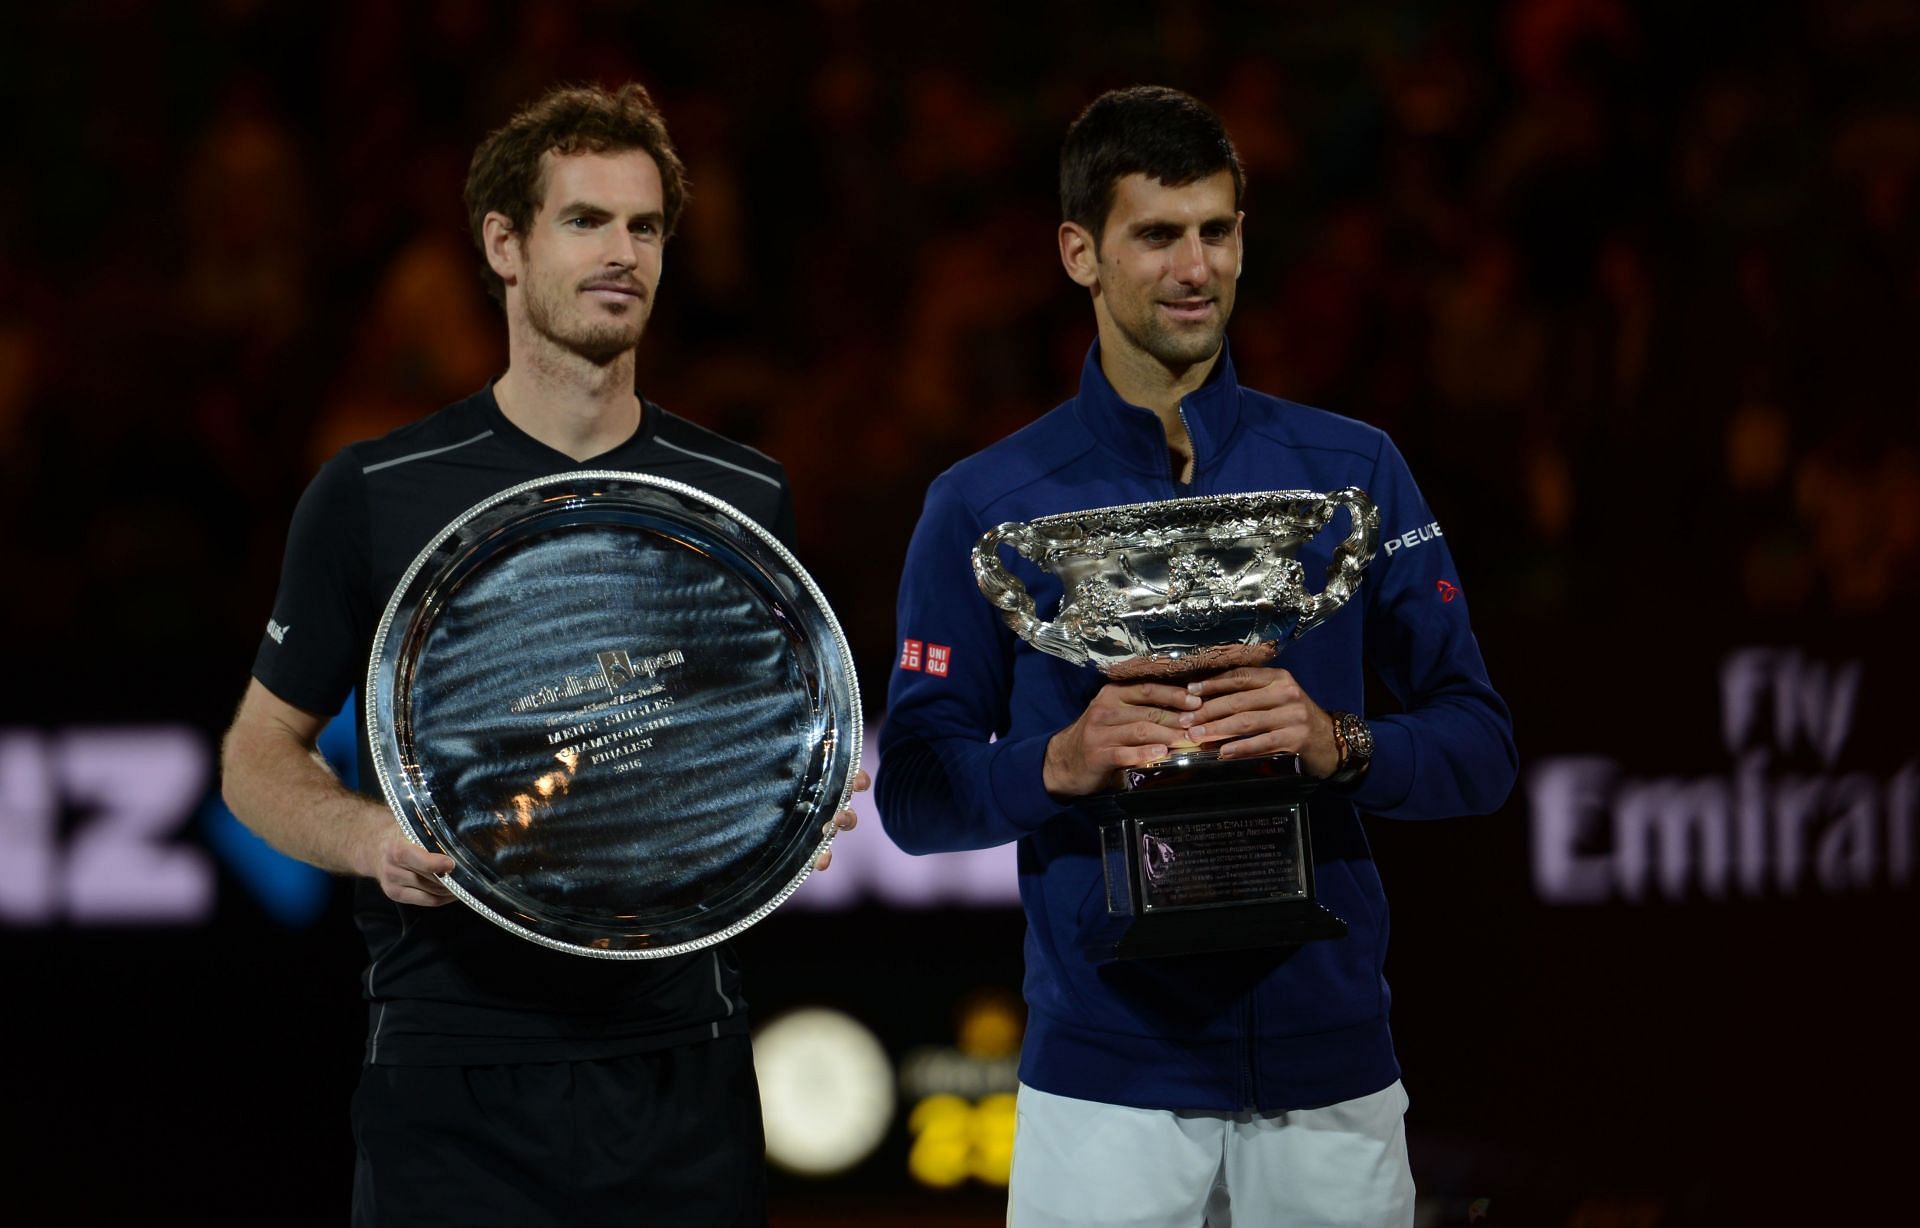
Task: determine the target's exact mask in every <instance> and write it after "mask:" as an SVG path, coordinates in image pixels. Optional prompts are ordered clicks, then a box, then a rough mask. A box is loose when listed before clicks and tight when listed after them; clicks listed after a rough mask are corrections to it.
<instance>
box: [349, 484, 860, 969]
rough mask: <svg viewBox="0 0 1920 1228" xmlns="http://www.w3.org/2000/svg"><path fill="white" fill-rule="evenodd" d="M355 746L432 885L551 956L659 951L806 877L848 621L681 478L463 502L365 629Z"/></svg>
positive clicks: (732, 928)
mask: <svg viewBox="0 0 1920 1228" xmlns="http://www.w3.org/2000/svg"><path fill="white" fill-rule="evenodd" d="M365 696H366V701H365V708H366V719H367V735H368V738H369V739H370V741H371V744H372V749H373V762H374V768H375V770H376V772H377V774H378V776H379V778H380V787H381V790H382V792H383V793H384V794H385V796H386V800H387V804H388V805H389V806H390V807H391V808H392V810H393V812H394V815H395V817H396V818H397V819H398V820H399V823H400V826H401V828H402V830H403V831H405V833H406V834H407V836H408V837H409V838H410V839H412V840H413V841H414V842H415V843H417V844H420V845H423V846H424V847H426V848H428V849H432V850H433V851H435V852H441V853H445V854H447V855H448V856H450V857H452V858H453V861H454V870H453V873H452V874H450V875H448V876H447V878H446V879H445V880H444V881H445V882H446V883H447V885H448V886H449V887H450V888H451V889H452V891H453V893H454V894H455V895H456V896H458V897H459V898H460V899H461V900H463V901H465V903H466V904H467V905H469V906H470V907H472V908H473V909H474V910H475V911H477V912H479V913H480V914H481V915H482V916H484V917H486V918H487V919H488V920H490V921H493V922H494V923H495V924H497V925H500V926H501V927H503V928H505V929H507V930H509V931H511V932H512V933H515V934H518V935H519V936H521V937H523V938H526V939H528V940H530V941H532V942H536V943H539V944H541V945H543V946H547V947H551V948H554V949H556V950H561V951H567V952H571V953H574V954H579V955H591V956H599V957H603V958H609V959H648V958H654V957H659V956H666V955H677V954H680V953H682V952H685V951H691V950H695V949H698V948H700V947H704V946H708V945H710V944H712V943H715V942H719V941H720V940H722V939H724V938H727V937H730V936H731V935H733V934H735V933H738V932H739V931H741V930H743V929H745V928H746V927H747V926H749V925H752V924H753V923H754V922H756V921H758V920H759V919H760V918H762V917H764V916H766V915H767V914H768V913H769V912H771V911H773V909H774V907H775V906H776V905H778V904H779V903H780V902H781V901H782V900H784V899H786V898H787V896H788V895H790V894H791V893H792V892H793V891H794V889H795V888H797V887H798V886H799V885H800V882H801V880H802V879H804V878H805V877H806V876H807V873H808V871H809V870H811V869H812V867H813V863H814V860H815V858H816V857H817V856H818V855H819V854H820V852H821V851H822V850H823V849H824V848H825V847H826V842H827V840H829V839H831V837H830V836H825V835H823V833H822V830H821V829H822V827H823V826H824V825H825V824H826V822H827V820H828V819H829V818H830V817H831V816H832V815H833V813H834V811H836V810H838V809H840V808H841V807H843V806H845V805H846V802H847V797H848V795H849V793H850V792H851V788H852V782H853V777H854V774H855V772H856V771H857V770H858V768H859V756H860V703H859V687H858V684H857V683H856V681H855V679H854V672H853V658H852V656H851V654H850V653H849V652H848V649H847V643H846V639H845V637H844V636H842V634H841V632H840V625H839V623H838V622H837V621H836V620H835V619H834V617H833V612H832V611H831V610H830V609H828V608H827V603H826V600H825V599H824V598H823V597H822V596H821V595H820V591H819V589H817V588H816V587H815V586H814V583H813V581H812V579H811V578H810V577H808V575H807V573H806V572H805V571H804V570H803V569H802V568H801V567H800V565H799V563H797V562H796V561H795V560H794V558H793V556H792V555H791V554H789V553H788V552H787V550H786V548H785V547H784V546H782V545H781V544H780V543H779V542H778V541H777V540H775V539H774V537H773V536H772V535H771V534H769V533H768V532H767V531H766V530H765V529H763V528H761V527H760V526H759V525H758V524H756V523H755V522H754V521H752V520H751V519H749V518H748V517H747V516H745V515H744V514H742V513H741V512H739V511H737V510H736V509H734V508H733V507H731V506H730V505H728V504H726V503H724V502H722V501H720V500H718V499H715V498H713V497H712V496H711V495H707V494H705V493H704V492H701V491H699V490H696V489H694V488H693V487H690V486H685V485H682V484H681V483H679V482H673V481H668V480H666V479H664V478H655V477H651V476H648V475H645V474H639V473H624V472H617V471H611V470H595V471H585V472H579V473H567V474H563V475H560V476H557V477H552V478H543V479H540V480H538V481H533V482H526V483H522V484H521V485H519V486H515V487H513V488H511V489H509V490H505V491H502V492H500V493H499V494H497V495H494V496H493V497H492V498H489V499H487V500H484V501H483V502H481V503H480V504H478V505H476V506H475V507H473V508H471V509H469V510H468V511H467V512H465V513H464V514H463V515H461V516H460V517H459V518H458V519H457V520H455V521H454V522H453V523H452V524H451V525H449V526H447V528H446V529H445V530H443V531H442V532H441V533H440V535H439V536H438V537H436V538H435V539H434V540H433V542H431V543H430V544H429V545H428V546H427V547H426V549H424V550H422V551H421V552H420V555H419V556H418V557H417V558H416V559H415V560H414V562H413V565H412V566H411V567H410V568H409V569H408V571H407V573H406V575H405V576H403V577H402V578H401V581H400V583H399V585H398V586H397V587H396V588H395V589H394V593H393V597H392V600H391V601H390V602H389V603H388V605H387V609H386V613H385V615H384V617H382V619H381V620H380V625H379V628H378V630H377V631H376V633H375V636H374V642H373V655H372V660H371V662H370V664H369V667H368V671H367V683H366V692H365Z"/></svg>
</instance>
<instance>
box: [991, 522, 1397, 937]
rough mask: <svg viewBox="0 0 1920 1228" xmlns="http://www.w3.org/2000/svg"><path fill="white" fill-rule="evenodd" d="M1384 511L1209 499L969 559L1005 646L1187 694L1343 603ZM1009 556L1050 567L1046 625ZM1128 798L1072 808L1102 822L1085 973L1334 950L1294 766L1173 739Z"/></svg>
mask: <svg viewBox="0 0 1920 1228" xmlns="http://www.w3.org/2000/svg"><path fill="white" fill-rule="evenodd" d="M1343 507H1344V508H1345V509H1347V514H1348V517H1349V520H1350V524H1349V527H1348V530H1347V535H1346V538H1345V539H1344V540H1342V541H1341V542H1340V544H1339V545H1337V546H1336V547H1334V550H1333V556H1332V561H1331V564H1330V566H1329V567H1328V570H1327V577H1326V582H1325V583H1324V584H1323V585H1322V586H1321V588H1320V591H1319V592H1317V593H1316V592H1309V591H1308V590H1307V585H1306V574H1305V568H1303V567H1302V566H1301V564H1300V561H1299V559H1298V558H1297V557H1296V556H1297V555H1298V554H1299V551H1300V549H1301V547H1303V546H1305V545H1306V544H1307V543H1308V542H1310V541H1312V540H1313V539H1314V538H1315V537H1316V536H1317V535H1319V534H1320V533H1321V532H1322V531H1324V530H1325V529H1326V528H1327V527H1328V525H1329V524H1331V523H1332V521H1333V517H1334V515H1335V513H1336V512H1337V511H1339V509H1341V508H1343ZM1379 527H1380V514H1379V512H1378V511H1377V510H1376V509H1375V508H1374V506H1373V502H1372V500H1370V499H1368V498H1367V496H1366V493H1365V492H1364V491H1361V490H1360V489H1358V488H1357V487H1348V488H1347V489H1345V490H1339V491H1335V492H1333V493H1332V494H1319V493H1316V492H1314V491H1308V490H1280V491H1269V492H1266V493H1261V494H1240V495H1204V496H1199V497H1196V498H1189V499H1170V500H1167V501H1165V502H1160V503H1132V504H1126V505H1124V506H1119V507H1101V508H1094V509H1092V510H1090V511H1084V512H1064V513H1061V514H1059V515H1054V516H1042V517H1040V518H1038V519H1035V520H1030V521H1026V522H1024V523H1021V522H1011V523H1007V524H1002V525H1000V526H998V527H996V528H994V529H991V530H989V531H988V532H987V533H985V534H983V535H982V536H981V538H980V540H979V542H978V543H977V544H976V545H975V546H974V549H973V571H974V578H975V579H976V580H978V581H979V584H980V591H981V592H983V593H985V594H986V596H987V599H988V600H989V601H991V602H993V604H994V605H995V606H996V607H998V608H999V609H1000V610H1001V612H1002V617H1003V618H1005V619H1006V621H1007V625H1008V626H1010V627H1011V628H1013V631H1014V633H1015V634H1017V635H1019V636H1020V638H1022V639H1024V640H1026V641H1027V642H1028V643H1029V644H1032V645H1033V646H1034V647H1035V648H1037V649H1039V650H1040V651H1042V652H1046V653H1051V654H1052V655H1054V656H1057V657H1060V658H1062V659H1064V660H1067V661H1071V662H1073V663H1074V664H1076V665H1089V666H1092V667H1093V668H1095V669H1097V670H1099V672H1100V673H1101V674H1103V675H1105V676H1106V677H1107V678H1108V679H1110V680H1113V681H1115V682H1141V681H1159V682H1181V681H1185V680H1188V679H1192V678H1195V677H1199V676H1202V675H1206V674H1211V673H1215V672H1218V671H1221V670H1226V669H1233V668H1235V667H1238V666H1245V665H1263V664H1265V663H1266V662H1268V661H1271V660H1272V659H1273V658H1274V657H1275V656H1276V655H1278V654H1279V652H1280V650H1281V648H1282V647H1283V646H1284V645H1285V643H1286V642H1287V641H1288V640H1290V639H1294V638H1297V637H1298V636H1300V635H1303V634H1305V633H1306V632H1307V631H1309V630H1311V629H1312V628H1314V627H1316V626H1318V625H1320V624H1321V623H1323V622H1325V621H1326V620H1327V619H1328V618H1329V617H1331V616H1332V615H1333V614H1334V612H1335V611H1337V610H1338V609H1340V607H1341V606H1343V605H1345V604H1346V603H1347V601H1348V600H1349V599H1350V598H1351V597H1352V596H1353V593H1354V590H1355V589H1356V588H1357V587H1358V586H1359V584H1360V579H1361V575H1362V573H1363V572H1364V571H1365V570H1366V567H1367V564H1368V563H1369V562H1370V561H1371V560H1372V558H1373V546H1374V537H1375V534H1376V533H1378V531H1379ZM1002 546H1010V547H1012V548H1013V549H1014V550H1015V551H1017V552H1019V553H1020V554H1021V555H1022V556H1024V557H1025V558H1026V559H1027V560H1029V561H1030V562H1032V563H1033V564H1035V565H1036V566H1038V567H1040V568H1042V569H1043V570H1045V571H1047V572H1050V573H1052V575H1054V576H1055V577H1056V578H1058V579H1059V581H1060V585H1061V592H1062V596H1061V601H1060V609H1059V611H1058V612H1057V613H1056V614H1055V615H1054V617H1053V618H1052V619H1051V620H1047V621H1043V620H1042V619H1041V618H1040V617H1039V615H1038V613H1037V612H1036V611H1035V609H1034V600H1033V595H1032V594H1031V593H1030V592H1028V591H1027V587H1026V585H1024V584H1023V583H1021V581H1020V580H1019V578H1018V577H1016V576H1014V575H1013V574H1012V573H1011V572H1009V571H1008V570H1007V568H1006V566H1005V564H1004V563H1002V562H1001V559H1000V548H1001V547H1002ZM1120 783H1121V785H1122V787H1121V788H1119V789H1116V790H1114V791H1111V792H1106V793H1096V794H1094V795H1092V796H1090V797H1086V798H1082V799H1080V802H1079V804H1080V806H1081V807H1082V809H1084V810H1085V811H1086V812H1087V813H1088V814H1089V815H1090V816H1091V817H1092V818H1094V820H1095V821H1096V822H1097V823H1098V825H1099V840H1100V845H1099V848H1100V860H1101V866H1102V874H1103V876H1104V878H1105V882H1106V893H1105V894H1106V908H1105V911H1104V914H1103V915H1101V916H1100V917H1099V918H1098V920H1096V921H1095V922H1094V923H1093V924H1092V925H1090V926H1089V928H1088V929H1087V931H1086V932H1085V933H1084V934H1083V935H1082V940H1083V947H1084V949H1085V952H1086V954H1087V955H1088V957H1089V958H1091V959H1093V960H1095V961H1096V962H1104V961H1107V960H1111V959H1145V958H1159V957H1169V956H1171V957H1181V956H1188V955H1194V954H1198V953H1202V952H1210V951H1230V950H1241V949H1247V948H1253V947H1267V946H1280V945H1287V944H1292V943H1300V942H1308V941H1314V940H1321V939H1331V938H1339V937H1342V936H1343V935H1345V934H1346V933H1347V923H1346V922H1345V921H1344V920H1342V919H1341V918H1340V917H1337V916H1335V915H1334V914H1333V913H1332V912H1330V911H1328V910H1327V909H1326V908H1325V907H1323V906H1321V905H1320V904H1319V903H1318V902H1317V900H1316V899H1315V897H1314V879H1313V843H1312V833H1311V823H1310V822H1309V819H1308V813H1307V794H1309V793H1310V792H1311V791H1312V790H1313V789H1314V787H1315V786H1316V785H1317V783H1318V782H1316V781H1314V780H1311V779H1309V778H1308V777H1306V776H1305V775H1304V774H1303V772H1302V765H1301V761H1300V757H1299V756H1298V755H1297V754H1288V753H1282V754H1276V755H1267V756H1259V757H1254V758H1249V759H1245V760H1235V761H1225V760H1221V759H1220V758H1219V756H1218V752H1217V750H1215V749H1213V748H1208V747H1203V746H1200V745H1198V744H1196V743H1194V742H1191V741H1175V742H1174V743H1173V745H1172V746H1171V747H1170V753H1169V754H1168V755H1167V756H1166V757H1165V758H1162V759H1160V760H1158V761H1157V762H1155V763H1152V764H1147V765H1144V766H1142V767H1139V768H1130V769H1128V770H1127V771H1126V772H1124V773H1122V774H1121V781H1120Z"/></svg>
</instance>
